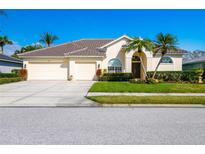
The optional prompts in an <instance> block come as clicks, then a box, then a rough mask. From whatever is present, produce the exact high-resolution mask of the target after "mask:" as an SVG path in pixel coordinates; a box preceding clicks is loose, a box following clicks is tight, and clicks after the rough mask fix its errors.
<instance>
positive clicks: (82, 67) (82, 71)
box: [75, 62, 96, 80]
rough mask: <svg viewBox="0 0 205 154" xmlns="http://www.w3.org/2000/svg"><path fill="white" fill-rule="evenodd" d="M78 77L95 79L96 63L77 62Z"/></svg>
mask: <svg viewBox="0 0 205 154" xmlns="http://www.w3.org/2000/svg"><path fill="white" fill-rule="evenodd" d="M75 68H76V79H77V80H94V79H95V73H96V63H83V62H82V63H80V62H76V65H75Z"/></svg>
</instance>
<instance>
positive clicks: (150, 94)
mask: <svg viewBox="0 0 205 154" xmlns="http://www.w3.org/2000/svg"><path fill="white" fill-rule="evenodd" d="M87 96H205V93H105V92H89V93H88V94H87Z"/></svg>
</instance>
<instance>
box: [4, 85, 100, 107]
mask: <svg viewBox="0 0 205 154" xmlns="http://www.w3.org/2000/svg"><path fill="white" fill-rule="evenodd" d="M92 84H93V81H24V82H16V83H10V84H4V85H0V106H92V105H96V104H95V103H94V102H92V101H90V100H88V99H86V98H85V97H84V96H86V94H87V92H88V90H89V88H90V87H91V85H92Z"/></svg>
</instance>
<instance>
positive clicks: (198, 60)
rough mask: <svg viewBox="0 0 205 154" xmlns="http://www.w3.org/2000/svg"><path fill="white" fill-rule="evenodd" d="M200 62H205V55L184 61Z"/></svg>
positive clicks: (186, 62)
mask: <svg viewBox="0 0 205 154" xmlns="http://www.w3.org/2000/svg"><path fill="white" fill-rule="evenodd" d="M199 62H205V56H203V57H200V58H194V59H190V60H186V61H184V62H183V64H192V63H199Z"/></svg>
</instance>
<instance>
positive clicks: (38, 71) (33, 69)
mask: <svg viewBox="0 0 205 154" xmlns="http://www.w3.org/2000/svg"><path fill="white" fill-rule="evenodd" d="M28 79H29V80H66V79H67V66H64V65H63V63H29V65H28Z"/></svg>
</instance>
